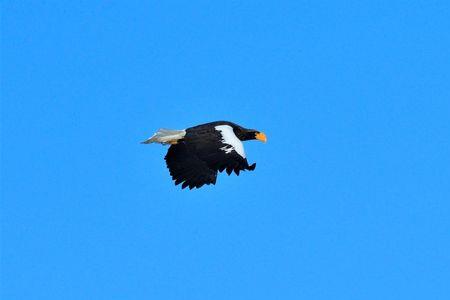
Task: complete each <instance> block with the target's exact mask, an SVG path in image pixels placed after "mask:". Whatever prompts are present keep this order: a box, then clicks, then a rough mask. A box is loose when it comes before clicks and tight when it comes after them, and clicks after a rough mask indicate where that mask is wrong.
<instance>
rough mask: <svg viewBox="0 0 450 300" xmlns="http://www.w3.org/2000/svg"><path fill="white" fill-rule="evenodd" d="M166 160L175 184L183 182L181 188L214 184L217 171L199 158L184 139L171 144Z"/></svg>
mask: <svg viewBox="0 0 450 300" xmlns="http://www.w3.org/2000/svg"><path fill="white" fill-rule="evenodd" d="M164 159H165V160H166V164H167V168H169V171H170V175H171V176H172V178H173V180H175V185H178V184H180V183H183V185H182V188H183V189H184V188H185V187H187V186H189V188H190V189H192V188H194V187H196V188H199V187H201V186H203V185H204V184H211V183H212V184H215V183H216V179H217V171H216V170H214V169H211V168H209V167H208V164H207V163H206V162H205V161H203V160H201V159H199V158H198V156H197V155H196V154H195V152H194V151H192V149H190V147H188V146H187V145H186V143H185V142H184V141H180V142H179V143H178V144H175V145H171V146H170V148H169V151H167V155H166V157H165V158H164Z"/></svg>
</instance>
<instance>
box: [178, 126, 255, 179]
mask: <svg viewBox="0 0 450 300" xmlns="http://www.w3.org/2000/svg"><path fill="white" fill-rule="evenodd" d="M236 139H237V138H236ZM183 140H184V142H185V143H186V145H187V146H188V147H189V148H190V149H192V151H193V152H195V154H196V156H197V157H198V158H199V159H200V160H202V161H204V162H205V163H206V164H207V166H208V167H209V168H210V169H212V170H215V171H219V172H222V171H224V170H226V172H227V174H228V175H230V174H231V172H233V171H234V172H235V173H236V175H239V172H240V171H244V170H250V171H253V170H254V169H255V167H256V164H253V165H251V166H249V164H248V161H247V159H246V158H245V157H243V156H242V155H241V154H242V153H243V148H242V151H240V152H241V154H239V153H238V152H237V151H236V148H235V147H233V145H231V144H227V143H224V141H223V135H222V133H221V132H220V131H218V130H216V129H215V128H214V127H206V128H204V127H203V128H196V127H193V128H189V129H188V130H187V131H186V136H185V137H184V139H183Z"/></svg>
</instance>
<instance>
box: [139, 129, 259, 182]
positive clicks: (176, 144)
mask: <svg viewBox="0 0 450 300" xmlns="http://www.w3.org/2000/svg"><path fill="white" fill-rule="evenodd" d="M252 139H259V140H262V141H264V142H265V141H266V137H265V135H264V133H261V132H259V131H256V130H251V129H245V128H243V127H241V126H239V125H237V124H234V123H231V122H227V121H218V122H211V123H207V124H202V125H198V126H195V127H191V128H188V129H186V130H167V129H160V130H158V132H157V133H155V134H154V135H153V136H152V137H151V138H150V139H148V140H146V141H145V142H143V143H146V144H148V143H155V142H156V143H161V144H170V145H171V146H170V148H169V150H168V152H167V155H166V157H165V160H166V163H167V167H168V168H169V171H170V175H171V176H172V178H173V180H175V184H176V185H178V184H181V183H182V188H183V189H184V188H186V187H189V188H190V189H192V188H194V187H196V188H200V187H201V186H203V185H204V184H215V183H216V179H217V173H218V172H222V171H224V170H226V172H227V173H228V175H230V174H231V172H233V171H234V172H235V173H236V174H237V175H239V172H240V171H245V170H249V171H253V170H254V169H255V166H256V164H252V165H249V164H248V162H247V158H246V155H245V151H244V145H243V143H242V141H246V140H252Z"/></svg>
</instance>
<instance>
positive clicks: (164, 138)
mask: <svg viewBox="0 0 450 300" xmlns="http://www.w3.org/2000/svg"><path fill="white" fill-rule="evenodd" d="M185 135H186V131H185V130H171V129H164V128H161V129H159V130H158V131H157V132H156V133H155V134H154V135H153V136H152V137H151V138H149V139H147V140H145V141H143V142H142V144H151V143H160V144H176V143H177V142H178V140H180V139H182V138H184V136H185Z"/></svg>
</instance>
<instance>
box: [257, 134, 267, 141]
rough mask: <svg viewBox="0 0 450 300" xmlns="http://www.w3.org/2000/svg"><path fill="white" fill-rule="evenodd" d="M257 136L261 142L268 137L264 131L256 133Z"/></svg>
mask: <svg viewBox="0 0 450 300" xmlns="http://www.w3.org/2000/svg"><path fill="white" fill-rule="evenodd" d="M255 138H256V139H257V140H258V141H261V142H264V143H265V142H267V137H266V135H265V134H264V132H258V133H257V134H256V135H255Z"/></svg>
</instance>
